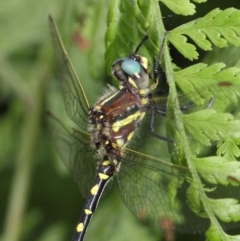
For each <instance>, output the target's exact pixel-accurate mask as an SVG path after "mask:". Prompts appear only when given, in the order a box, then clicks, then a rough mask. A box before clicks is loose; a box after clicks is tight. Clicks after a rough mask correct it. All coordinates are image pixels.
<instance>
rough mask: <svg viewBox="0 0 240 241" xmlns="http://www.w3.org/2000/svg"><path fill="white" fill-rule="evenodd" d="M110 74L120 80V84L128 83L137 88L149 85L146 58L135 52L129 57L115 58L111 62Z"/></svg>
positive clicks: (125, 84) (140, 88)
mask: <svg viewBox="0 0 240 241" xmlns="http://www.w3.org/2000/svg"><path fill="white" fill-rule="evenodd" d="M112 74H113V75H114V77H115V78H116V79H117V80H119V81H120V85H121V86H127V85H128V86H129V85H130V86H131V87H132V88H134V89H137V90H142V89H146V88H148V87H149V81H150V75H149V71H148V59H147V58H145V57H143V56H140V55H137V54H135V53H133V54H131V55H130V56H129V58H119V59H117V60H115V61H114V62H113V64H112Z"/></svg>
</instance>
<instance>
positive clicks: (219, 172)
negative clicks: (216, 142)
mask: <svg viewBox="0 0 240 241" xmlns="http://www.w3.org/2000/svg"><path fill="white" fill-rule="evenodd" d="M193 161H194V164H195V167H196V169H197V171H198V172H199V173H200V175H201V177H202V178H203V179H204V180H205V181H207V182H208V183H211V184H214V185H216V184H221V185H224V186H226V185H229V184H231V185H233V186H239V184H240V183H238V182H236V181H234V179H236V180H240V163H239V162H237V161H228V160H226V159H225V158H223V157H218V156H211V157H205V158H193Z"/></svg>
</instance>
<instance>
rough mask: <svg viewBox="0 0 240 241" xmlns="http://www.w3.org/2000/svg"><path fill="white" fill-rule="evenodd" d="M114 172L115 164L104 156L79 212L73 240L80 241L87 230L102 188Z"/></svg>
mask: <svg viewBox="0 0 240 241" xmlns="http://www.w3.org/2000/svg"><path fill="white" fill-rule="evenodd" d="M114 173H115V165H114V164H113V162H112V161H110V160H109V159H108V157H105V159H104V160H103V161H102V163H101V164H100V165H99V166H98V169H97V176H96V178H95V182H94V184H93V186H92V188H91V189H90V194H89V196H88V198H87V200H86V202H85V205H84V207H83V211H82V213H81V216H80V219H79V223H78V225H77V227H76V232H75V234H74V236H73V239H72V240H73V241H82V240H83V238H84V236H85V233H86V231H87V227H88V224H89V222H90V220H91V218H92V215H93V213H94V211H95V209H96V207H97V204H98V202H99V200H100V197H101V195H102V193H103V190H104V188H105V186H106V185H107V183H108V182H109V180H110V179H111V178H112V177H113V175H114Z"/></svg>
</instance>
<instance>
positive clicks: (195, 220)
mask: <svg viewBox="0 0 240 241" xmlns="http://www.w3.org/2000/svg"><path fill="white" fill-rule="evenodd" d="M203 165H204V164H203ZM205 165H206V163H205ZM210 165H211V164H209V166H208V167H210ZM211 168H212V169H213V168H214V166H212V167H211ZM200 175H201V174H200ZM212 175H213V173H211V174H210V173H205V174H203V176H204V177H203V178H202V184H201V185H203V186H204V188H205V194H206V199H208V201H209V203H210V204H211V203H212V206H211V205H210V207H211V208H212V211H213V213H214V215H216V216H217V219H218V220H219V223H220V224H221V225H222V227H223V228H224V229H229V228H233V227H239V226H240V217H239V215H238V214H236V215H235V214H234V212H231V211H230V212H229V213H231V214H232V216H231V215H229V214H227V212H225V211H224V209H223V208H221V206H220V205H221V204H222V203H224V202H225V203H226V205H229V209H230V206H231V205H232V203H231V202H234V204H233V205H232V206H231V208H236V210H238V209H239V200H240V193H239V183H235V184H237V185H236V186H231V187H229V186H228V187H226V186H225V185H219V183H218V184H216V185H213V184H212V183H211V182H210V181H209V180H210V179H211V178H212ZM214 175H216V176H226V178H227V175H228V174H227V171H226V172H225V171H222V172H219V171H218V173H215V174H214ZM117 180H118V186H119V190H120V194H121V197H122V200H123V202H124V203H125V205H126V206H127V207H128V209H129V210H130V211H131V212H132V213H133V214H134V215H135V216H136V217H138V218H139V219H140V220H142V221H145V222H147V223H148V224H150V225H153V226H156V227H158V228H162V229H167V230H177V231H179V232H182V233H202V232H204V231H206V230H207V228H209V225H210V220H209V219H208V218H207V215H206V213H205V211H204V208H203V206H202V203H201V197H202V196H201V195H200V191H199V190H200V188H199V183H197V182H194V181H193V179H192V176H191V173H190V171H189V170H188V168H186V167H182V166H177V165H173V164H171V163H170V162H167V161H163V160H161V159H158V158H156V157H154V156H150V155H146V154H145V153H144V154H143V153H140V152H136V151H133V150H130V149H126V151H125V153H124V157H123V158H122V161H121V168H120V171H119V172H118V173H117ZM206 180H208V181H206ZM205 194H204V195H205ZM230 200H231V202H230ZM228 202H229V204H228ZM230 203H231V204H230ZM216 205H219V206H218V207H217V206H216ZM217 210H218V211H217ZM221 212H222V213H221ZM235 212H236V211H235ZM228 215H229V216H228Z"/></svg>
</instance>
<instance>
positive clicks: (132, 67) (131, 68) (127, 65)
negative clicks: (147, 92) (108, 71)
mask: <svg viewBox="0 0 240 241" xmlns="http://www.w3.org/2000/svg"><path fill="white" fill-rule="evenodd" d="M121 67H122V70H123V71H124V72H125V73H126V74H128V75H129V76H134V75H139V73H140V71H141V66H140V64H139V63H138V62H137V61H134V60H132V59H127V60H125V61H123V62H122V64H121Z"/></svg>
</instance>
